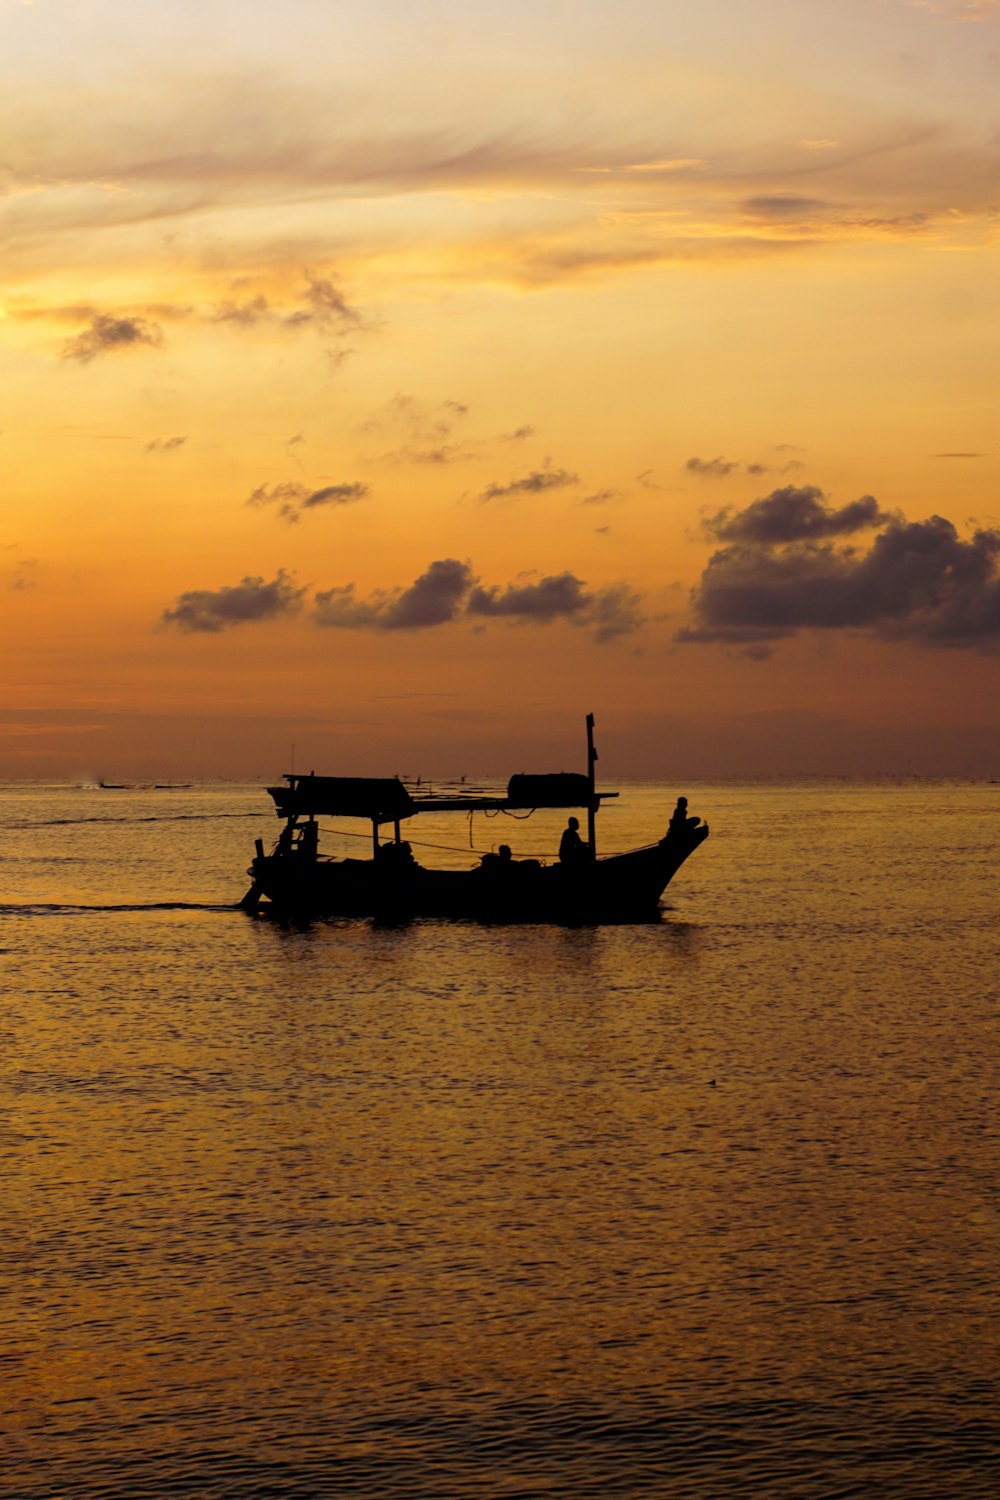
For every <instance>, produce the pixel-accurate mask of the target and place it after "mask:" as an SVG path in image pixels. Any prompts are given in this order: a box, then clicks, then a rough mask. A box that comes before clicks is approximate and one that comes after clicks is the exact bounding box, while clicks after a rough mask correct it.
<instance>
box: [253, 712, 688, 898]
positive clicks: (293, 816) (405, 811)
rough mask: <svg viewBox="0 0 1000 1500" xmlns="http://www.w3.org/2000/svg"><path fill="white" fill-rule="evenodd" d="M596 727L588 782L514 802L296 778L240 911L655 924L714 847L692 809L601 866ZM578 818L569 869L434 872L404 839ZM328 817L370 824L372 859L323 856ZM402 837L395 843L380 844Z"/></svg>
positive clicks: (519, 787)
mask: <svg viewBox="0 0 1000 1500" xmlns="http://www.w3.org/2000/svg"><path fill="white" fill-rule="evenodd" d="M593 728H594V719H593V715H592V714H591V715H588V716H587V756H588V770H587V773H586V774H584V775H581V774H577V773H573V772H559V773H557V774H555V775H541V776H524V775H519V776H512V777H511V779H510V781H509V783H508V785H507V792H506V795H505V796H502V797H499V796H484V795H478V794H472V795H470V794H468V793H464V792H463V793H461V794H459V795H452V794H450V793H444V794H439V793H434V792H427V793H422V794H416V795H415V794H414V793H413V792H411V791H410V790H409V789H408V788H407V787H406V786H404V784H403V783H402V781H400V780H399V778H398V777H343V776H315V775H313V774H310V775H308V776H302V775H297V774H295V773H294V772H293V773H289V774H287V775H286V776H285V778H284V780H285V783H286V784H285V785H284V786H273V787H268V788H267V790H268V793H269V795H270V796H271V798H272V799H273V801H274V804H275V808H276V810H277V813H278V816H279V817H281V818H284V820H285V826H284V828H283V829H282V831H281V833H280V835H279V837H278V840H277V843H276V844H275V846H274V848H273V849H272V850H271V852H270V853H265V852H264V842H263V840H262V839H257V840H256V857H255V858H254V860H253V863H252V864H251V866H250V869H249V871H248V874H249V875H250V877H251V881H252V884H251V886H250V889H249V890H248V892H247V894H246V895H245V896H244V898H243V900H242V902H241V903H240V905H241V906H242V907H243V908H244V909H245V910H247V911H256V910H257V909H258V907H259V905H260V903H261V901H262V900H266V901H267V902H268V903H269V906H270V908H271V909H272V910H274V911H275V912H277V913H278V914H280V915H283V916H288V917H292V918H311V917H325V916H358V917H375V918H381V919H387V920H406V919H409V918H411V917H464V918H473V919H476V920H479V921H496V922H560V923H600V922H635V921H649V920H652V919H655V918H656V917H657V916H658V915H659V910H660V907H659V902H660V897H661V896H662V895H663V892H664V890H665V889H666V887H667V885H668V884H669V882H670V881H671V880H672V878H673V877H674V875H675V874H676V873H677V871H678V870H679V869H680V867H681V865H682V864H683V863H684V861H685V860H686V859H687V858H688V856H689V855H690V854H693V853H694V851H695V849H697V848H698V846H699V844H702V843H704V841H705V839H707V838H708V825H707V824H706V823H703V822H702V821H701V819H700V818H696V817H692V818H689V817H688V816H687V806H686V802H685V800H684V799H683V798H681V799H679V800H678V805H677V808H676V809H675V811H674V815H673V817H672V818H671V819H670V825H669V827H668V829H667V832H666V834H665V835H664V836H663V837H662V838H659V839H657V840H656V841H655V842H653V843H651V844H648V845H646V846H644V847H642V848H639V849H632V850H630V851H629V852H627V853H624V854H613V855H608V856H604V857H598V854H597V848H596V835H595V818H596V814H597V812H598V810H599V808H600V805H601V803H602V801H604V800H606V799H608V798H611V797H617V795H618V793H617V792H599V791H597V789H596V786H595V782H594V764H595V762H596V760H597V752H596V750H595V749H594V741H593ZM542 808H550V809H551V808H566V809H569V808H579V809H584V810H586V813H587V838H586V840H584V839H583V838H582V836H581V835H579V834H578V833H577V832H576V827H577V826H578V820H577V819H575V818H571V819H570V824H569V827H568V828H567V832H566V833H565V834H564V835H563V845H562V847H561V851H560V858H559V860H558V861H556V862H553V863H551V864H545V863H543V862H542V861H541V860H537V859H514V858H513V857H512V856H511V855H510V851H509V849H507V846H506V845H502V846H501V854H490V855H485V856H484V857H483V859H482V861H481V862H480V863H479V864H478V865H476V866H474V867H473V868H471V869H463V870H436V869H434V870H432V869H427V868H425V867H424V866H423V865H421V864H419V863H418V862H417V861H416V860H415V859H414V857H413V853H412V850H411V847H410V845H409V843H407V842H406V841H404V840H403V839H402V837H401V832H400V824H401V822H402V820H403V819H404V818H412V817H414V816H416V815H418V814H421V813H428V812H432V813H446V812H458V813H471V812H477V811H483V812H515V811H516V812H519V813H521V814H522V815H523V814H524V813H526V812H528V813H530V812H531V811H533V810H536V809H542ZM320 817H348V818H360V819H364V820H366V821H367V822H369V823H370V825H371V833H372V857H371V858H370V859H350V858H348V859H334V858H331V857H329V856H327V855H323V854H321V853H320V852H319V825H318V823H317V821H316V820H317V818H320ZM387 825H391V827H392V830H393V837H392V839H391V840H390V841H387V842H385V843H382V842H381V833H380V830H381V829H382V828H384V827H386V826H387Z"/></svg>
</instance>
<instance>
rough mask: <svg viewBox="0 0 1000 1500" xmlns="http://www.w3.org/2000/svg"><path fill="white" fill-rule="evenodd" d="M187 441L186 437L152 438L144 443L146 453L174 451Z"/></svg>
mask: <svg viewBox="0 0 1000 1500" xmlns="http://www.w3.org/2000/svg"><path fill="white" fill-rule="evenodd" d="M186 442H187V438H186V437H168V438H153V439H152V441H151V442H148V443H147V444H146V452H147V453H175V452H176V451H177V449H178V448H182V447H183V446H184V444H185V443H186Z"/></svg>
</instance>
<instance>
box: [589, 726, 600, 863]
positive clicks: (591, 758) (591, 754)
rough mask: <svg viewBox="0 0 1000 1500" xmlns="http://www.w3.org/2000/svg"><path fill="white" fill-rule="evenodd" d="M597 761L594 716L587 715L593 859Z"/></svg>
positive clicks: (593, 856)
mask: <svg viewBox="0 0 1000 1500" xmlns="http://www.w3.org/2000/svg"><path fill="white" fill-rule="evenodd" d="M596 760H597V751H596V750H595V749H594V715H593V714H588V715H587V782H588V784H589V786H590V801H589V802H588V804H587V844H588V846H589V848H590V857H591V859H596V858H597V829H596V827H595V826H594V814H595V813H596V812H597V806H598V803H597V792H596V780H595V775H594V764H595V762H596Z"/></svg>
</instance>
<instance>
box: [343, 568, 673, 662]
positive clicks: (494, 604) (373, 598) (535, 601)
mask: <svg viewBox="0 0 1000 1500" xmlns="http://www.w3.org/2000/svg"><path fill="white" fill-rule="evenodd" d="M315 620H316V623H317V624H318V625H322V626H329V627H332V628H335V629H342V630H422V629H424V628H426V627H428V626H435V625H448V624H455V623H457V622H460V621H461V620H469V621H472V622H473V623H480V624H481V623H484V622H487V621H490V620H496V621H500V620H503V621H506V622H508V623H509V624H514V625H532V624H533V625H552V624H555V623H556V622H558V621H568V622H569V623H570V624H573V625H580V626H583V627H586V628H588V629H590V631H591V632H592V634H593V636H594V639H595V640H596V641H598V642H601V643H603V642H606V641H611V640H614V639H616V638H617V637H618V636H621V635H625V634H628V633H629V632H632V631H635V630H638V629H639V628H640V627H641V626H642V625H643V624H644V617H643V614H642V611H641V608H640V600H639V596H638V595H637V594H636V593H634V592H633V591H632V590H631V589H630V588H629V587H628V586H627V585H626V584H613V585H611V586H609V587H607V588H603V589H596V590H588V589H587V586H586V584H585V583H584V581H583V580H582V579H580V578H577V577H576V575H575V574H573V573H570V572H564V573H558V574H553V575H550V576H547V577H542V578H538V577H537V576H536V575H534V574H524V575H522V576H521V577H520V578H518V579H517V580H515V581H514V582H513V583H509V584H506V585H503V586H498V585H494V586H492V587H484V586H483V585H482V584H480V583H479V581H478V580H477V578H476V575H475V573H474V572H473V569H472V567H471V565H470V564H469V563H467V562H458V561H457V560H456V559H454V558H444V559H442V560H440V561H438V562H433V563H431V564H430V566H429V567H428V568H427V570H426V572H424V573H422V574H421V576H420V577H419V578H418V579H416V581H415V582H414V583H413V584H411V586H410V587H409V588H408V589H402V590H399V589H397V590H393V591H385V590H377V591H376V592H375V593H373V594H371V595H369V596H368V597H367V598H358V597H357V595H356V593H355V590H354V585H353V584H346V585H342V586H340V587H338V588H332V589H326V590H323V591H321V592H319V593H317V595H316V609H315Z"/></svg>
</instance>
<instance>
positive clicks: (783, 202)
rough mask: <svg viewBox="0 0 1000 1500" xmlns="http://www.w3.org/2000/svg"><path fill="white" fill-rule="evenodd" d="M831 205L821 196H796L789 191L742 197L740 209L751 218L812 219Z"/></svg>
mask: <svg viewBox="0 0 1000 1500" xmlns="http://www.w3.org/2000/svg"><path fill="white" fill-rule="evenodd" d="M830 207H831V205H830V204H828V203H826V202H825V201H824V200H823V199H822V198H796V197H793V196H792V194H790V193H759V194H757V196H756V197H753V198H744V199H743V202H742V203H741V204H740V210H741V212H742V213H744V214H746V215H747V216H748V218H751V219H779V220H783V219H813V218H816V217H817V216H818V215H822V214H825V213H826V212H827V210H828V209H829V208H830Z"/></svg>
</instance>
